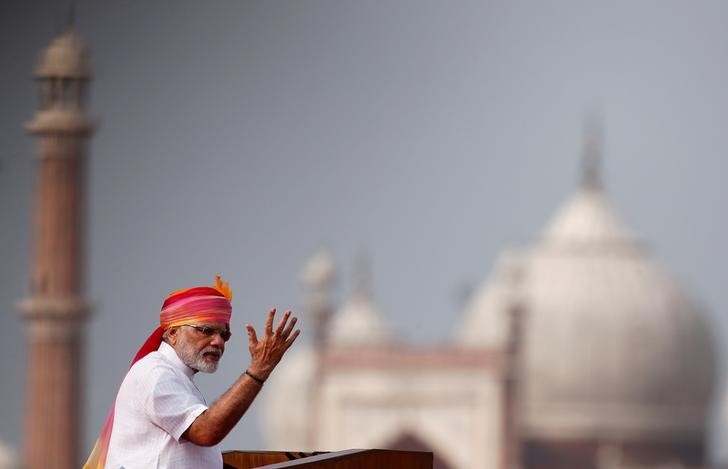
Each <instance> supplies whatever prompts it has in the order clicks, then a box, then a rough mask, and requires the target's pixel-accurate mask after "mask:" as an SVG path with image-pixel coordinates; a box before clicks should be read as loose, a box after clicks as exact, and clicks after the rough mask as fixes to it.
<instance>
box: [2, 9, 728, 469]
mask: <svg viewBox="0 0 728 469" xmlns="http://www.w3.org/2000/svg"><path fill="white" fill-rule="evenodd" d="M65 16H66V11H65V10H64V9H63V7H62V6H59V5H58V2H52V1H50V0H48V1H42V2H41V1H35V2H21V1H16V0H10V1H8V0H5V1H4V2H2V3H1V4H0V97H2V104H1V105H0V219H2V230H0V246H2V259H3V262H2V267H0V273H1V275H2V281H1V282H0V305H2V311H3V313H2V314H3V316H2V317H3V319H4V322H3V327H2V328H0V352H1V356H2V359H0V375H1V376H2V380H0V396H2V397H3V401H4V402H5V405H3V406H0V439H3V440H6V441H8V442H10V443H11V444H13V445H19V443H20V438H21V434H20V432H19V428H20V427H21V423H22V422H21V411H22V405H23V397H22V393H23V378H24V370H23V366H24V363H25V362H24V354H23V350H24V331H23V325H22V322H21V320H20V319H19V315H18V314H17V312H16V311H15V309H14V306H13V302H14V301H15V300H17V299H19V298H21V297H22V296H23V295H24V294H25V292H26V291H27V278H28V257H29V249H30V242H29V238H28V237H29V234H30V208H31V199H30V194H31V190H32V170H33V166H32V162H33V161H32V156H33V154H34V151H33V145H32V140H31V138H30V137H29V136H28V135H27V134H25V133H24V131H23V129H22V123H23V122H26V121H28V120H30V118H31V117H32V116H33V114H34V112H35V106H36V101H35V90H34V85H33V83H32V81H31V80H30V73H31V71H32V70H33V67H34V65H35V60H36V57H37V54H38V52H39V51H40V50H41V49H42V48H43V47H45V46H46V45H47V44H48V43H49V42H50V41H51V39H52V38H53V37H54V36H55V35H56V34H58V33H59V32H60V31H61V26H62V25H63V24H64V18H65ZM726 24H728V3H725V2H718V1H716V2H678V1H639V2H634V1H617V2H614V1H610V2H583V1H563V0H559V1H556V0H554V1H550V2H542V1H531V2H519V3H518V4H515V2H498V3H496V2H431V1H418V2H414V1H412V2H410V1H407V2H404V1H403V2H352V1H303V2H302V1H297V2H294V1H289V2H264V1H260V2H231V1H228V2H222V1H215V2H192V1H185V2H179V1H174V2H173V1H166V2H162V1H154V2H141V1H136V2H103V5H102V4H101V3H100V2H90V1H79V2H77V8H76V25H77V30H78V31H79V33H80V34H81V36H82V37H83V38H84V39H85V40H86V42H87V44H88V45H89V46H90V48H91V51H92V63H93V68H94V71H95V79H94V81H93V84H92V96H91V114H92V115H93V116H94V117H96V118H98V120H99V129H98V132H97V133H96V135H95V136H94V138H93V140H92V142H91V145H90V150H91V151H90V155H91V159H90V171H89V202H90V208H89V220H88V221H89V224H88V227H89V230H88V233H89V246H88V248H89V249H88V255H89V263H88V282H87V293H88V298H89V299H90V300H91V301H93V302H94V304H95V305H96V308H95V317H94V319H93V321H92V323H91V324H90V326H89V328H88V335H87V344H88V345H87V350H88V358H87V363H86V372H87V381H86V393H87V394H86V398H85V401H84V402H86V403H87V407H86V418H85V423H86V428H85V432H84V441H83V443H84V452H85V450H86V449H88V448H90V446H91V444H92V441H93V440H94V439H95V437H96V434H97V432H98V430H99V429H100V427H101V424H102V421H103V419H104V416H105V414H106V412H107V410H108V407H109V405H110V404H111V402H112V400H113V397H114V395H115V392H116V389H117V387H118V384H119V381H120V379H121V377H122V376H123V374H124V372H125V370H126V367H127V366H128V364H129V361H130V359H131V358H132V355H133V353H134V352H135V351H136V349H137V348H138V347H139V345H141V343H142V342H143V340H144V339H145V338H146V336H147V335H148V334H149V332H151V330H152V329H153V328H154V327H155V324H156V321H157V320H158V311H159V307H160V305H161V302H162V300H163V298H164V296H165V295H166V294H167V293H168V292H169V291H171V290H174V289H178V288H183V287H187V286H192V285H197V284H204V283H208V282H210V281H212V278H213V275H214V274H217V273H221V274H223V276H224V277H225V278H226V279H227V280H229V281H230V283H231V285H232V287H233V289H234V291H235V299H234V302H233V303H234V308H235V312H234V319H233V333H234V336H233V341H232V342H231V343H230V345H229V346H228V349H227V351H226V355H225V359H224V360H223V363H222V365H221V368H220V370H219V371H218V373H217V374H215V375H212V376H200V377H199V379H198V382H199V383H200V386H201V388H202V390H203V392H204V393H205V394H206V395H207V396H208V398H209V400H212V399H214V398H215V397H216V396H217V395H219V394H220V393H221V392H223V391H224V390H225V389H226V388H227V386H228V385H229V384H230V383H231V382H232V381H233V380H234V379H235V377H236V376H237V375H238V374H239V372H240V371H241V370H242V369H243V368H244V367H245V365H246V364H247V351H246V346H245V342H244V340H243V339H244V336H243V328H242V325H243V324H244V323H245V322H247V321H251V322H253V323H254V324H256V325H258V327H260V325H261V323H262V320H263V317H264V314H265V311H266V310H267V308H268V307H270V306H279V307H280V308H287V307H292V308H294V309H295V308H297V307H299V306H300V304H301V298H302V292H301V288H300V285H299V283H298V275H299V272H300V269H301V267H302V266H303V264H304V263H305V262H306V260H307V259H308V258H309V257H310V256H311V255H312V254H313V253H314V252H315V251H316V250H317V249H318V248H319V247H321V246H328V247H329V248H330V249H331V250H332V252H333V253H334V255H335V256H336V260H337V265H338V267H339V269H340V272H341V273H342V279H341V282H340V284H339V286H340V288H339V295H340V298H343V297H345V295H346V294H347V293H348V291H349V290H350V287H351V285H350V281H349V277H350V272H351V266H352V263H353V261H354V259H355V258H356V256H357V254H358V253H359V252H361V251H362V250H365V251H366V252H368V253H369V255H370V259H371V268H372V271H373V275H374V278H373V290H374V296H375V300H376V302H377V303H378V305H379V306H380V308H381V310H382V312H383V314H384V315H385V316H386V317H387V318H388V319H389V320H391V322H392V323H393V324H394V325H395V327H396V328H397V329H398V330H399V331H400V332H401V334H402V335H403V336H404V337H406V338H408V339H410V340H412V341H415V342H444V341H447V340H448V339H449V338H450V335H451V332H452V330H453V328H454V327H455V325H456V324H457V322H458V320H459V319H460V317H461V306H462V305H461V299H460V296H461V292H462V291H463V289H464V288H465V287H467V286H468V285H475V284H478V283H480V282H481V281H482V280H483V279H485V277H486V275H487V274H488V272H489V271H490V269H491V266H492V263H493V260H494V259H495V257H496V256H497V254H498V252H499V251H501V250H502V249H503V248H504V247H506V246H507V245H512V244H514V243H523V242H528V241H529V240H532V239H534V238H535V237H536V236H537V234H538V233H539V230H540V229H541V228H542V227H543V226H544V225H545V223H546V222H547V220H548V219H549V217H550V216H551V215H552V213H553V212H554V211H555V209H556V208H557V206H558V205H559V204H560V203H561V202H563V201H564V200H565V199H566V198H567V197H568V196H569V195H570V194H571V193H572V192H573V190H574V189H575V187H576V181H577V174H578V167H579V160H578V158H579V151H580V146H581V130H582V124H583V119H584V116H585V112H586V111H588V110H589V109H593V108H597V109H600V110H601V115H602V118H603V122H604V129H605V132H604V133H605V168H604V174H605V180H606V187H607V191H608V193H609V196H610V198H611V200H612V202H613V203H614V205H615V206H616V207H617V209H618V212H619V213H620V214H621V215H622V218H623V219H624V220H625V221H626V222H627V224H629V225H630V226H631V227H632V228H634V229H635V230H636V231H637V232H638V233H640V234H641V236H642V237H643V238H644V239H645V240H646V241H647V242H648V244H649V246H650V249H651V250H652V251H653V252H654V253H655V254H656V256H657V257H658V258H659V259H660V261H661V262H662V264H663V265H665V266H666V268H667V269H668V270H669V271H670V272H672V273H673V274H674V275H675V276H676V277H677V278H678V279H680V280H681V281H682V282H683V284H684V285H685V287H686V288H687V289H688V291H689V292H691V293H692V294H693V295H694V297H695V298H696V299H697V300H698V301H699V302H700V303H702V304H703V305H704V306H705V307H706V309H708V310H709V312H710V313H711V316H712V318H713V320H714V321H715V322H716V324H718V325H719V326H720V327H721V329H724V328H725V324H726V321H725V318H724V312H725V311H726V309H727V308H728V290H727V289H726V288H725V287H724V285H723V278H724V265H725V260H726V254H727V253H726V247H725V246H726V245H725V244H724V243H723V242H722V240H724V239H725V238H726V234H727V233H726V231H727V229H728V222H727V221H726V217H725V216H724V214H723V213H722V210H721V209H722V208H723V206H724V205H725V202H726V199H727V196H728V187H726V184H725V183H724V180H725V174H727V172H728V164H727V163H726V149H727V148H728V145H726V138H725V135H726V123H728V89H727V88H726V83H728V28H727V27H726ZM302 323H303V327H304V328H305V325H306V318H305V317H304V318H302ZM236 339H237V340H236ZM304 339H305V337H304ZM721 374H722V373H721ZM257 419H258V413H257V407H256V408H254V409H253V411H252V412H251V413H250V414H249V415H248V416H247V417H246V418H245V420H244V421H243V422H242V423H241V424H239V425H238V427H237V428H236V429H235V430H234V432H233V433H232V434H231V435H230V436H229V437H228V439H227V440H226V441H225V442H224V445H223V447H224V448H225V449H232V448H237V449H246V448H255V447H259V446H260V445H261V444H262V441H261V438H260V436H259V431H258V429H257ZM722 426H723V425H722V423H721V424H720V425H716V428H717V432H716V434H715V436H714V439H716V441H717V439H718V438H720V437H721V436H720V435H721V434H722V432H723V430H722ZM713 452H714V454H717V455H718V456H719V457H721V458H722V459H726V457H727V456H728V448H727V447H723V446H720V445H717V444H716V445H715V446H714V448H713Z"/></svg>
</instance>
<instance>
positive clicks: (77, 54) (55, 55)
mask: <svg viewBox="0 0 728 469" xmlns="http://www.w3.org/2000/svg"><path fill="white" fill-rule="evenodd" d="M90 76H91V67H90V65H89V60H88V51H87V49H86V46H84V44H83V42H82V41H81V38H79V37H78V35H77V34H76V33H75V32H74V31H73V30H71V29H69V30H67V31H66V32H65V33H63V34H61V35H60V36H59V37H57V38H56V39H54V40H53V42H51V44H50V46H48V47H47V48H46V49H45V50H44V51H43V52H42V53H41V56H40V60H39V61H38V67H37V68H36V70H35V77H36V78H76V79H87V78H89V77H90Z"/></svg>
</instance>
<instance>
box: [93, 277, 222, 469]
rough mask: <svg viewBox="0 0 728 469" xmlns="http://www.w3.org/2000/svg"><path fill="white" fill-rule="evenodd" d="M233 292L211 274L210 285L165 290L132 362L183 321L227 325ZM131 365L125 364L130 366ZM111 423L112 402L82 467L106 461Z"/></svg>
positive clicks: (95, 468) (98, 468) (96, 468)
mask: <svg viewBox="0 0 728 469" xmlns="http://www.w3.org/2000/svg"><path fill="white" fill-rule="evenodd" d="M232 299H233V292H232V290H231V289H230V286H229V285H228V284H227V282H223V281H222V279H221V278H220V276H216V277H215V286H214V287H206V286H203V287H192V288H186V289H184V290H177V291H175V292H172V293H170V294H169V296H168V297H167V298H166V299H165V300H164V304H162V310H161V311H160V312H159V327H158V328H157V329H155V330H154V332H152V335H150V336H149V338H148V339H147V340H146V342H144V344H143V345H142V346H141V348H140V349H139V351H138V352H137V354H136V355H135V356H134V359H133V360H132V362H131V366H134V363H136V362H137V361H139V360H141V359H142V358H144V357H145V356H147V355H148V354H149V353H151V352H154V351H155V350H158V349H159V346H160V345H161V344H162V336H163V335H164V331H166V330H167V329H169V328H171V327H175V326H181V325H183V324H204V323H224V324H226V325H227V326H228V329H229V328H230V316H231V315H232V310H233V308H232V305H231V304H230V301H231V300H232ZM131 366H130V367H129V368H131ZM113 425H114V405H113V404H112V405H111V409H110V410H109V415H108V417H107V418H106V423H105V424H104V428H103V429H102V430H101V433H100V434H99V438H98V439H97V440H96V444H95V445H94V449H93V451H91V455H90V456H89V457H88V460H87V461H86V464H84V465H83V469H103V467H104V465H105V464H106V453H107V452H108V450H109V441H110V439H111V430H112V427H113Z"/></svg>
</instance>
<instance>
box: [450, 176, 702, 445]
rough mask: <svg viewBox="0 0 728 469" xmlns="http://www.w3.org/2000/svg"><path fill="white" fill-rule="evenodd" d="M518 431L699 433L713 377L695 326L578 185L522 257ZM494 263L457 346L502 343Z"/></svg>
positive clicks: (662, 277) (601, 205) (675, 294)
mask: <svg viewBox="0 0 728 469" xmlns="http://www.w3.org/2000/svg"><path fill="white" fill-rule="evenodd" d="M522 259H523V265H522V268H523V275H524V278H523V284H522V287H521V292H520V294H521V296H520V298H522V301H523V302H524V306H525V316H524V318H523V321H524V323H523V337H522V346H523V350H524V352H523V353H524V357H523V369H522V372H523V375H522V379H523V383H524V387H525V389H524V396H523V397H524V413H523V418H524V422H523V423H524V425H525V428H526V430H527V431H528V432H530V433H531V434H540V435H547V436H557V435H558V436H565V435H569V436H579V437H582V438H589V437H594V438H599V437H601V436H605V435H619V436H620V437H628V436H629V435H641V436H646V437H657V436H658V435H669V434H673V435H674V434H686V433H688V434H693V435H700V434H702V432H704V431H705V425H706V422H705V418H706V415H707V406H708V402H709V398H710V392H711V387H712V383H713V377H714V366H715V361H714V355H713V348H712V346H711V343H712V341H711V337H710V334H709V329H708V325H707V323H706V319H705V318H704V317H703V315H702V314H701V311H700V310H699V308H697V306H696V305H695V304H693V303H692V302H691V300H690V299H689V298H688V296H687V295H686V293H685V292H684V291H683V290H682V289H681V288H680V287H679V286H678V285H677V284H676V283H675V282H674V281H673V280H672V279H671V278H670V276H669V275H668V274H667V273H665V272H664V271H663V270H662V269H661V268H660V267H659V266H658V265H657V264H656V263H655V262H654V261H653V260H652V259H651V258H650V256H648V255H647V253H646V252H644V250H643V247H642V245H641V244H640V243H639V242H638V241H637V240H636V238H635V237H634V236H633V234H632V233H631V232H630V230H629V229H628V228H626V227H625V226H624V225H623V224H622V223H621V222H620V221H619V219H618V217H617V216H616V215H615V214H614V212H613V211H612V210H611V208H610V207H609V204H608V203H607V201H606V199H605V197H604V194H603V193H602V191H601V190H600V189H599V188H598V187H595V186H588V185H585V186H584V187H582V188H581V189H580V190H579V191H578V192H577V193H576V194H575V195H574V196H573V197H572V198H570V199H569V200H568V201H567V202H566V203H565V204H564V205H563V206H562V207H561V209H560V210H558V212H557V213H556V216H555V217H554V219H553V220H552V222H551V223H550V224H549V225H548V226H547V228H546V229H545V231H544V233H543V235H542V237H541V239H540V240H539V241H538V242H537V243H535V244H534V245H533V246H531V247H530V248H529V249H527V250H525V251H524V253H523V258H522ZM504 270H505V269H504V267H503V265H499V266H497V269H496V271H495V273H494V274H493V276H492V278H491V279H489V280H488V282H486V283H485V284H484V285H483V286H482V287H481V288H480V290H479V291H477V292H476V294H475V295H474V297H473V300H472V302H471V304H470V305H469V307H468V309H467V310H466V315H465V318H464V321H463V323H462V328H461V329H460V332H459V337H458V339H459V341H460V343H461V344H462V345H464V346H498V345H502V344H503V343H504V340H505V334H506V329H507V328H506V325H507V318H506V316H505V314H504V311H505V308H507V306H508V302H509V301H512V300H511V299H510V298H511V296H510V293H509V288H510V286H509V284H508V283H507V282H506V277H505V276H506V273H505V272H504Z"/></svg>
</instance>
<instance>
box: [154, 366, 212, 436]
mask: <svg viewBox="0 0 728 469" xmlns="http://www.w3.org/2000/svg"><path fill="white" fill-rule="evenodd" d="M154 371H155V373H151V376H150V382H149V383H148V386H147V387H146V389H148V392H147V393H146V395H145V396H143V397H142V403H141V404H142V407H143V408H144V412H145V413H146V414H147V416H148V417H149V419H150V420H151V421H152V422H153V423H154V424H155V425H157V426H159V427H160V428H161V429H163V430H164V431H166V432H167V433H169V434H170V435H171V436H172V438H174V439H175V440H176V441H179V439H180V437H181V436H182V434H183V433H184V432H185V430H187V428H189V426H190V425H192V422H194V421H195V419H196V418H197V417H198V416H199V415H200V414H201V413H203V412H204V411H206V410H207V405H206V403H205V399H204V398H203V397H202V393H200V390H199V389H197V386H195V384H194V383H193V382H192V381H191V380H190V379H189V378H187V377H186V376H184V375H180V374H179V373H175V372H174V371H172V370H171V369H163V370H159V369H158V370H154Z"/></svg>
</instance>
